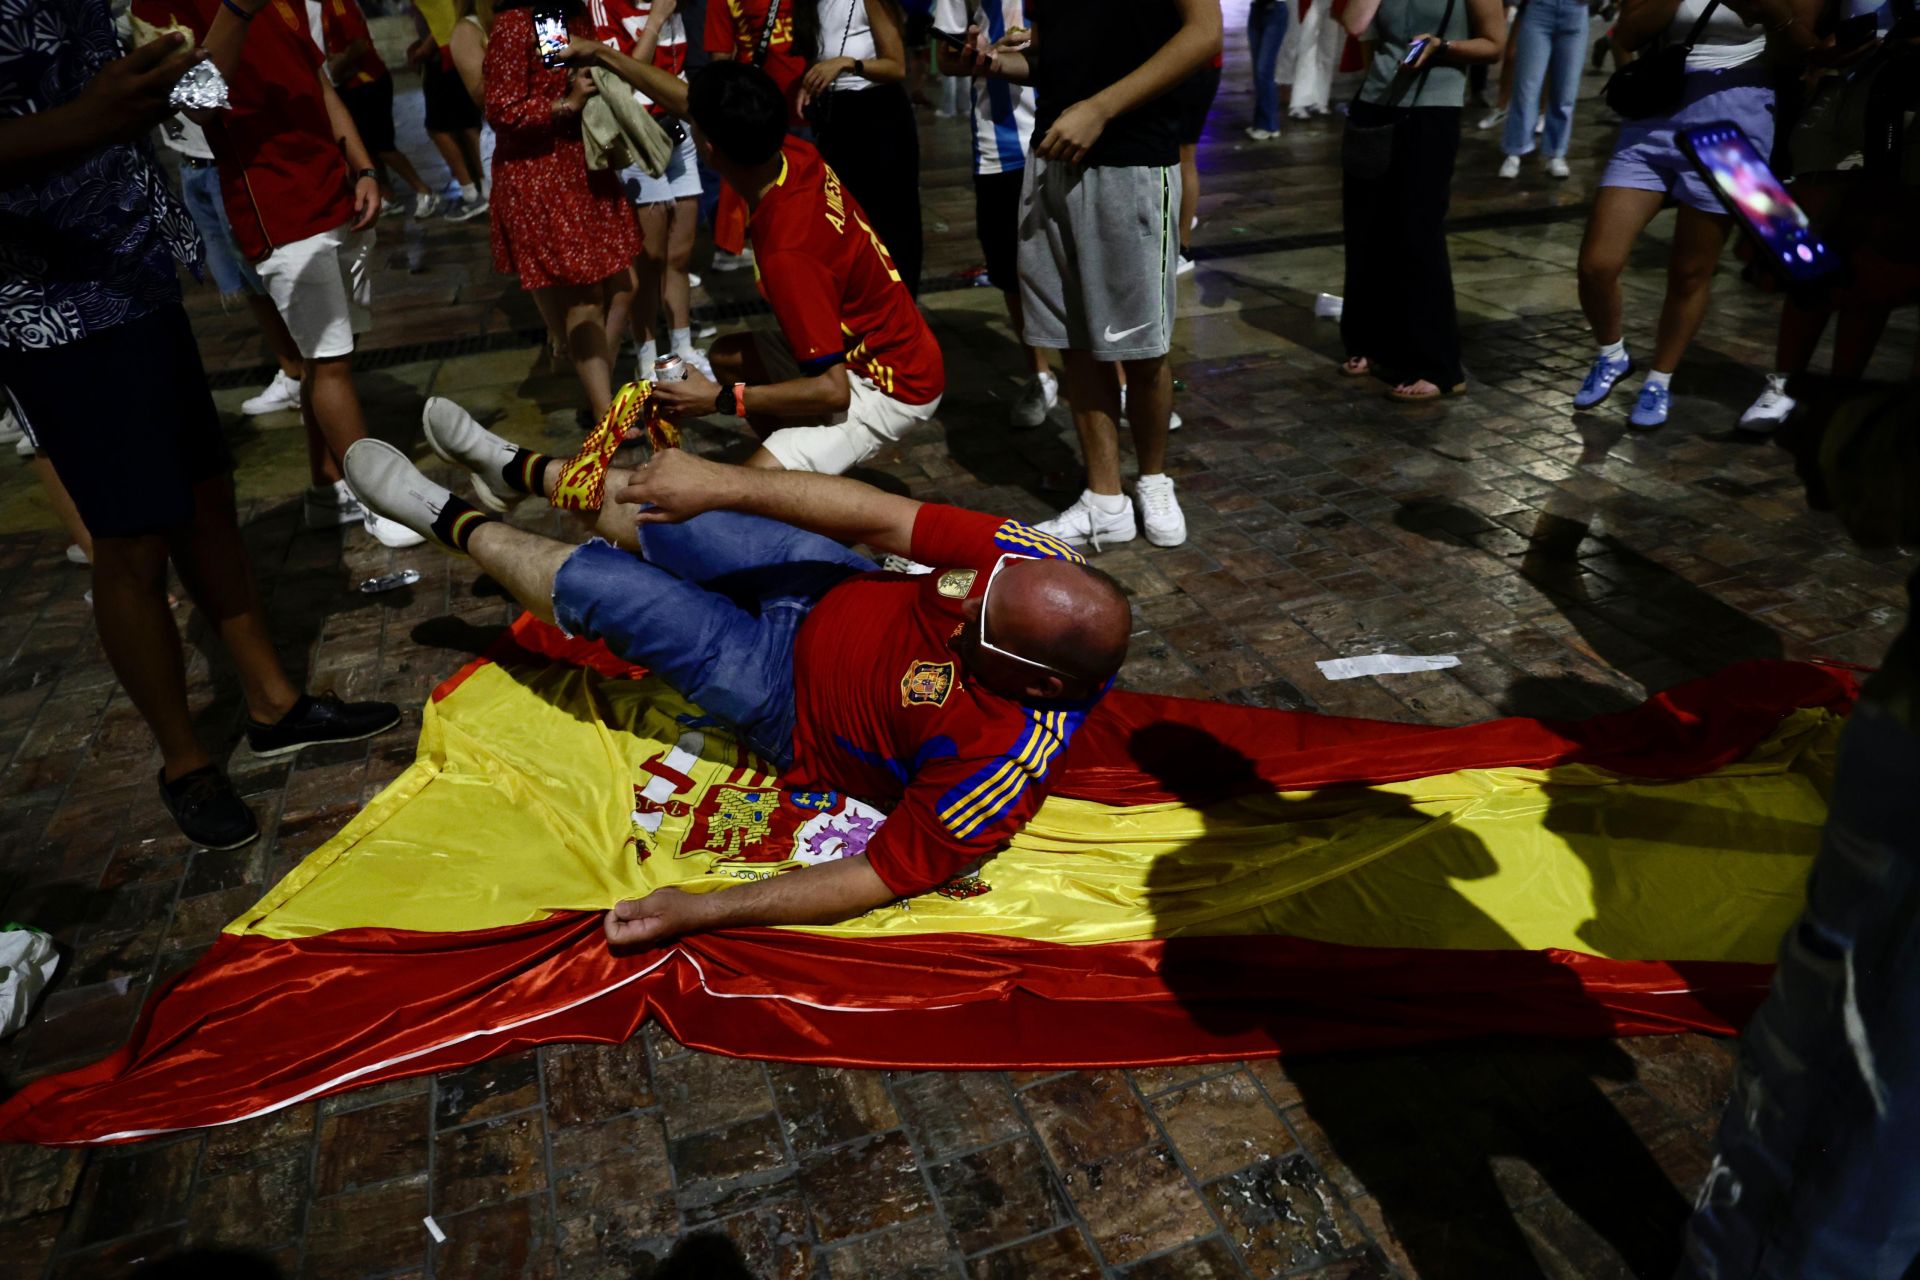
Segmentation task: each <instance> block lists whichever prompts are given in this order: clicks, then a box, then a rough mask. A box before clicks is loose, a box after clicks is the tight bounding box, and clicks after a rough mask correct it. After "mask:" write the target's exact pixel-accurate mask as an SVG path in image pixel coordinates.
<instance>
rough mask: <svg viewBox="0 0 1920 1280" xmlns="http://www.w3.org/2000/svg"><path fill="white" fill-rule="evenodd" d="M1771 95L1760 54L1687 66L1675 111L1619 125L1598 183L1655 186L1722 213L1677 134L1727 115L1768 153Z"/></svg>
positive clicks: (1692, 204) (1638, 187)
mask: <svg viewBox="0 0 1920 1280" xmlns="http://www.w3.org/2000/svg"><path fill="white" fill-rule="evenodd" d="M1773 99H1774V94H1773V82H1772V79H1771V77H1770V74H1769V72H1768V70H1767V67H1766V65H1765V63H1764V62H1763V61H1762V60H1759V59H1756V60H1755V61H1753V62H1749V63H1747V64H1745V65H1744V66H1739V67H1732V68H1729V69H1728V70H1725V71H1689V72H1688V73H1687V79H1686V88H1685V90H1684V92H1683V96H1682V97H1681V99H1680V109H1679V110H1678V111H1676V112H1674V113H1673V114H1672V115H1671V116H1653V117H1650V118H1648V119H1646V120H1629V121H1627V122H1626V123H1625V124H1623V125H1621V126H1620V138H1619V141H1617V142H1615V143H1614V144H1613V159H1611V160H1609V161H1607V169H1606V172H1605V173H1603V174H1601V175H1600V185H1601V186H1603V187H1629V188H1632V189H1633V190H1635V191H1659V192H1663V193H1665V194H1666V195H1669V196H1671V197H1673V198H1674V199H1675V200H1678V201H1679V202H1680V203H1681V204H1684V205H1686V206H1687V207H1688V208H1692V209H1699V210H1700V211H1701V212H1703V213H1724V212H1725V211H1726V206H1725V205H1723V204H1721V203H1720V201H1719V199H1718V197H1716V196H1715V195H1714V194H1713V188H1711V187H1709V186H1708V185H1707V180H1706V179H1705V178H1703V177H1701V176H1700V171H1699V170H1698V169H1696V168H1694V165H1693V161H1691V160H1689V159H1687V155H1686V152H1684V151H1682V150H1681V149H1680V140H1679V138H1678V137H1677V136H1676V134H1677V133H1678V131H1679V130H1681V129H1690V128H1692V127H1694V126H1695V125H1703V124H1712V123H1713V122H1714V121H1716V120H1728V121H1731V122H1732V123H1734V124H1736V125H1738V126H1740V131H1741V132H1742V133H1744V134H1746V135H1747V137H1748V138H1750V139H1751V140H1752V141H1753V145H1754V146H1755V147H1757V148H1758V149H1759V151H1760V154H1761V155H1763V156H1764V155H1767V154H1769V153H1771V152H1772V150H1773Z"/></svg>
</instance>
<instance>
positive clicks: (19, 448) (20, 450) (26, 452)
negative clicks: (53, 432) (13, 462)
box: [13, 431, 35, 458]
mask: <svg viewBox="0 0 1920 1280" xmlns="http://www.w3.org/2000/svg"><path fill="white" fill-rule="evenodd" d="M13 452H14V453H15V455H17V456H18V457H22V458H31V457H32V456H33V455H34V452H35V451H34V447H33V437H32V436H30V435H28V434H27V433H26V432H24V431H22V432H21V433H20V443H19V444H16V445H15V446H13Z"/></svg>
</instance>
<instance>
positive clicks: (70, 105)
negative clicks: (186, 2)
mask: <svg viewBox="0 0 1920 1280" xmlns="http://www.w3.org/2000/svg"><path fill="white" fill-rule="evenodd" d="M198 61H200V54H199V53H197V52H196V51H195V50H194V48H193V45H192V43H191V42H190V41H188V40H185V39H183V38H181V37H180V36H178V35H166V36H162V37H161V38H160V39H158V40H155V41H153V42H152V43H151V44H147V45H144V46H142V47H141V48H139V49H136V50H134V51H133V52H132V53H130V54H128V55H127V56H126V57H124V58H116V59H114V60H113V61H112V62H109V63H107V64H106V65H104V66H102V67H101V68H100V70H99V72H98V73H97V74H95V76H94V77H93V79H92V80H90V81H88V82H87V87H86V88H85V89H83V90H82V91H81V92H80V96H79V97H77V98H75V99H73V101H71V102H65V103H62V104H61V105H59V106H57V107H53V108H51V109H49V110H46V111H35V112H33V113H31V114H29V115H23V116H14V117H12V118H10V119H4V120H0V187H4V186H12V185H13V184H14V183H16V182H24V181H26V180H27V179H28V178H32V177H36V176H38V175H40V174H43V173H53V172H56V171H58V170H60V169H64V168H67V167H68V166H70V165H73V164H77V163H78V162H79V161H80V160H82V159H84V158H85V157H86V155H87V154H88V153H89V152H92V151H97V150H99V149H100V148H101V147H104V146H107V145H108V144H110V143H115V142H130V141H132V140H133V139H135V138H138V137H140V136H141V135H142V134H144V133H146V131H147V130H149V129H151V128H153V126H154V125H156V124H159V123H160V122H161V121H162V120H165V119H166V118H167V117H168V116H170V115H172V114H174V111H173V108H172V107H171V106H169V105H168V103H167V95H168V94H169V93H171V92H172V91H173V86H174V85H175V84H176V83H178V81H179V79H180V77H181V76H183V75H185V74H187V71H188V69H189V68H191V67H192V66H193V64H194V63H196V62H198Z"/></svg>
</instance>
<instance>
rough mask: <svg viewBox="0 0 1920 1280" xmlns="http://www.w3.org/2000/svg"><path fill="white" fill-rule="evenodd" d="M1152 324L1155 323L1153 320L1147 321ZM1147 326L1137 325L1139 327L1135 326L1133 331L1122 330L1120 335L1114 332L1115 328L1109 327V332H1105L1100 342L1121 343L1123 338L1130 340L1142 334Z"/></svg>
mask: <svg viewBox="0 0 1920 1280" xmlns="http://www.w3.org/2000/svg"><path fill="white" fill-rule="evenodd" d="M1152 323H1153V321H1151V320H1149V321H1147V324H1152ZM1147 324H1137V325H1135V326H1133V328H1131V329H1122V330H1121V331H1120V332H1119V333H1115V332H1114V331H1113V326H1112V325H1108V326H1107V331H1106V332H1105V333H1104V334H1102V335H1101V336H1100V340H1101V341H1102V342H1118V341H1120V339H1122V338H1129V337H1132V336H1133V335H1134V334H1136V333H1138V332H1140V331H1141V330H1142V329H1144V328H1146V327H1147Z"/></svg>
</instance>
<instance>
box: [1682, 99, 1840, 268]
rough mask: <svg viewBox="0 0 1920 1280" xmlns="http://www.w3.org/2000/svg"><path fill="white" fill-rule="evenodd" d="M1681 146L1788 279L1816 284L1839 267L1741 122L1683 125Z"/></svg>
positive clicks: (1762, 250)
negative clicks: (1686, 127) (1738, 123)
mask: <svg viewBox="0 0 1920 1280" xmlns="http://www.w3.org/2000/svg"><path fill="white" fill-rule="evenodd" d="M1680 146H1681V147H1682V149H1684V150H1685V151H1686V153H1687V155H1688V156H1690V157H1691V158H1692V159H1693V162H1694V164H1695V165H1697V166H1699V169H1700V172H1701V173H1703V174H1705V175H1706V178H1707V183H1708V185H1709V186H1711V187H1712V188H1713V191H1714V194H1715V195H1717V196H1719V197H1720V202H1721V203H1722V204H1724V205H1726V206H1727V211H1728V212H1729V213H1731V214H1732V215H1733V216H1734V218H1735V219H1737V220H1738V221H1739V222H1740V224H1741V225H1742V226H1744V227H1745V228H1746V229H1747V233H1748V234H1749V235H1751V236H1752V237H1753V238H1754V240H1755V242H1756V243H1758V244H1759V246H1760V249H1761V252H1762V253H1764V254H1765V255H1766V256H1767V257H1769V258H1770V259H1772V261H1773V263H1774V265H1775V266H1777V267H1779V268H1780V270H1781V271H1782V272H1783V273H1785V275H1786V276H1787V278H1788V279H1789V280H1792V281H1793V282H1795V283H1796V284H1814V283H1817V282H1819V281H1822V280H1825V279H1827V278H1828V277H1830V276H1832V275H1833V274H1834V273H1835V272H1837V271H1838V270H1840V266H1841V264H1840V261H1839V259H1838V257H1837V256H1836V255H1835V254H1834V252H1833V250H1832V249H1830V248H1828V247H1827V245H1826V243H1825V242H1824V241H1822V240H1821V239H1820V237H1819V236H1817V235H1815V234H1814V232H1813V223H1812V222H1811V221H1809V220H1808V218H1807V215H1806V211H1805V210H1803V209H1801V207H1800V206H1799V205H1798V204H1796V203H1795V202H1794V199H1793V197H1792V196H1791V195H1789V194H1787V188H1786V186H1785V185H1784V184H1783V183H1781V181H1780V179H1779V178H1778V177H1776V176H1775V175H1774V172H1773V170H1772V169H1771V168H1770V167H1769V166H1768V165H1767V158H1766V157H1765V156H1763V155H1761V154H1760V150H1759V148H1757V147H1755V146H1754V145H1753V142H1752V141H1751V140H1750V139H1749V138H1748V137H1747V135H1746V134H1744V133H1742V132H1741V131H1740V128H1739V126H1737V125H1735V124H1732V123H1731V122H1728V121H1724V120H1722V121H1718V122H1716V123H1714V124H1707V125H1700V126H1698V127H1697V128H1692V129H1682V130H1680Z"/></svg>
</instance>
